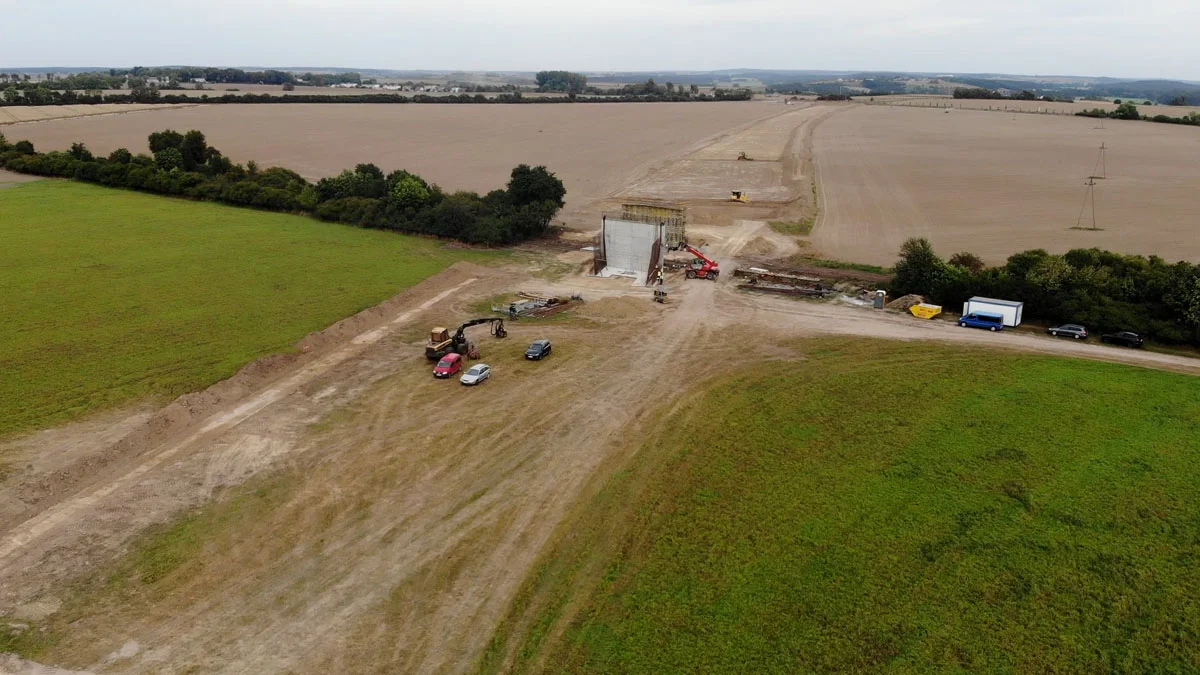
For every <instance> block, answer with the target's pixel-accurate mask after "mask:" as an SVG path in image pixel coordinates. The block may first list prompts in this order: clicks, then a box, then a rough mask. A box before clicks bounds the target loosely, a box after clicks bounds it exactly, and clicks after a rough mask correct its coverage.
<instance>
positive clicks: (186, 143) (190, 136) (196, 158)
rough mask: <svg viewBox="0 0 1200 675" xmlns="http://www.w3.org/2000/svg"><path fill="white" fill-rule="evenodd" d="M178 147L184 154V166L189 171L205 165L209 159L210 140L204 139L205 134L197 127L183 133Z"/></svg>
mask: <svg viewBox="0 0 1200 675" xmlns="http://www.w3.org/2000/svg"><path fill="white" fill-rule="evenodd" d="M178 147H179V152H180V154H182V155H183V168H184V169H186V170H187V171H195V170H196V169H197V167H201V166H204V163H205V161H207V159H208V142H207V141H206V140H205V139H204V134H203V133H201V132H199V131H196V130H195V129H193V130H191V131H189V132H187V133H186V134H184V135H183V140H182V141H181V142H180V143H179V146H178Z"/></svg>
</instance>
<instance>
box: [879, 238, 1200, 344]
mask: <svg viewBox="0 0 1200 675" xmlns="http://www.w3.org/2000/svg"><path fill="white" fill-rule="evenodd" d="M895 273H896V276H895V278H894V279H893V280H892V285H891V291H892V293H893V294H895V295H904V294H907V293H918V294H921V295H924V296H927V297H929V298H930V299H931V300H933V301H934V302H936V303H938V304H942V305H946V306H950V307H954V306H958V305H959V304H961V303H962V302H964V301H966V300H967V299H968V298H970V297H972V296H976V295H979V296H984V297H992V298H1005V299H1008V300H1018V301H1021V302H1024V303H1025V310H1024V315H1025V316H1026V317H1028V318H1032V319H1043V320H1046V321H1052V322H1060V323H1061V322H1072V323H1081V324H1084V325H1086V326H1088V328H1089V329H1092V330H1099V331H1105V332H1108V331H1117V330H1132V331H1135V332H1138V333H1141V334H1143V335H1148V336H1150V337H1152V338H1154V339H1155V340H1158V341H1159V342H1164V343H1170V344H1184V343H1187V344H1192V345H1198V346H1200V265H1193V264H1191V263H1188V262H1177V263H1174V264H1168V263H1167V262H1165V261H1164V260H1163V259H1162V258H1159V257H1158V256H1151V257H1149V258H1146V257H1144V256H1138V255H1122V254H1120V253H1112V252H1110V251H1102V250H1100V249H1095V248H1090V249H1075V250H1072V251H1068V252H1066V253H1064V254H1062V255H1052V254H1050V253H1047V252H1046V251H1044V250H1042V249H1036V250H1032V251H1024V252H1022V253H1017V254H1014V255H1013V256H1011V257H1010V258H1009V259H1008V261H1007V262H1006V263H1005V264H1004V265H1002V266H1000V267H985V266H984V265H983V263H982V261H980V260H979V258H978V257H976V256H974V255H972V254H969V253H960V254H956V255H955V256H953V257H951V258H950V260H949V261H944V260H942V259H941V258H940V257H938V255H937V254H936V253H934V250H933V247H932V246H931V245H930V243H929V241H928V240H926V239H909V240H908V241H906V242H904V245H903V247H901V249H900V260H899V262H898V263H897V264H896V267H895Z"/></svg>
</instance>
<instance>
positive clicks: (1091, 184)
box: [1073, 176, 1100, 230]
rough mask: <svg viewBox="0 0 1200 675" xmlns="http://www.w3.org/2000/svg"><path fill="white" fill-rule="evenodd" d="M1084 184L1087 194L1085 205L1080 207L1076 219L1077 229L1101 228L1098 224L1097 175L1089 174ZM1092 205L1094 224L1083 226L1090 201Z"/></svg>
mask: <svg viewBox="0 0 1200 675" xmlns="http://www.w3.org/2000/svg"><path fill="white" fill-rule="evenodd" d="M1084 185H1086V186H1087V194H1085V195H1084V197H1083V205H1082V206H1080V207H1079V217H1078V218H1076V219H1075V227H1074V228H1073V229H1076V230H1099V229H1100V228H1099V227H1097V226H1096V177H1095V176H1088V180H1087V182H1086V183H1084ZM1089 202H1090V203H1091V205H1092V226H1091V227H1084V226H1083V214H1085V213H1087V208H1088V203H1089Z"/></svg>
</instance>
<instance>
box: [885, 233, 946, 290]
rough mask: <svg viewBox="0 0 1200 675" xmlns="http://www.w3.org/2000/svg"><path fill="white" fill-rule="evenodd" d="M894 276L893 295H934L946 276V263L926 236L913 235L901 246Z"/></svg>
mask: <svg viewBox="0 0 1200 675" xmlns="http://www.w3.org/2000/svg"><path fill="white" fill-rule="evenodd" d="M895 273H896V274H895V277H893V278H892V285H891V290H892V294H893V295H908V294H910V293H916V294H919V295H933V294H934V293H936V292H937V290H938V289H939V288H940V287H941V285H942V283H943V282H944V281H945V278H946V263H945V262H943V261H942V259H941V258H939V257H938V256H937V254H936V253H934V252H933V245H932V244H930V243H929V240H928V239H926V238H924V237H912V238H910V239H908V240H907V241H905V242H904V244H903V245H902V246H901V247H900V261H899V262H897V263H896V267H895Z"/></svg>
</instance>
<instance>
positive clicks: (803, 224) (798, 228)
mask: <svg viewBox="0 0 1200 675" xmlns="http://www.w3.org/2000/svg"><path fill="white" fill-rule="evenodd" d="M815 222H816V218H811V217H810V218H803V219H801V220H772V221H771V223H770V224H771V229H773V230H775V231H776V232H778V233H780V234H787V235H791V236H800V237H807V236H808V235H809V234H812V229H813V224H814V223H815Z"/></svg>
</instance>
